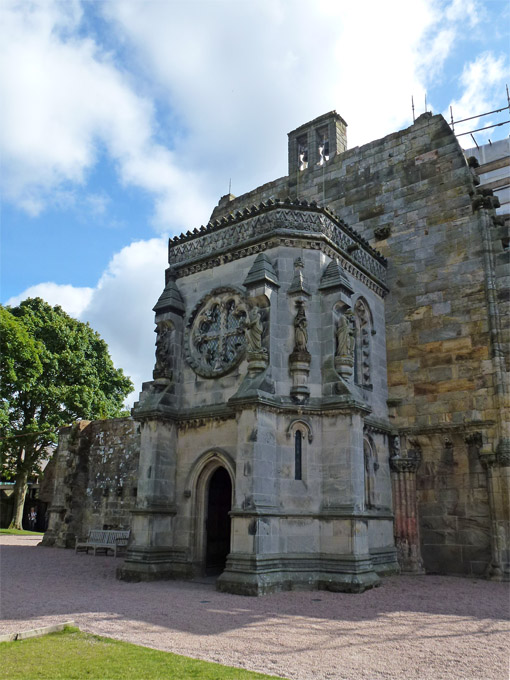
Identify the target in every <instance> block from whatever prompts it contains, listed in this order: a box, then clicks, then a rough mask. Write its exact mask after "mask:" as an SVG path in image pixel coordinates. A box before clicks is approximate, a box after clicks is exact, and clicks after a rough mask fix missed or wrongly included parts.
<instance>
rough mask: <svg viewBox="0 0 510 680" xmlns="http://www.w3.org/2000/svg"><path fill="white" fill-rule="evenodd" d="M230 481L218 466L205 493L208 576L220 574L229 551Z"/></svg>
mask: <svg viewBox="0 0 510 680" xmlns="http://www.w3.org/2000/svg"><path fill="white" fill-rule="evenodd" d="M231 508H232V482H231V481H230V475H229V474H228V472H227V471H226V470H225V468H223V467H219V468H218V469H217V470H216V471H215V472H213V474H212V475H211V479H210V481H209V490H208V493H207V519H206V541H207V543H206V551H205V571H206V574H207V575H208V576H212V575H215V574H221V572H222V571H223V570H224V569H225V563H226V561H227V555H228V553H229V552H230V516H229V514H228V513H229V512H230V510H231Z"/></svg>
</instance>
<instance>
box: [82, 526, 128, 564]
mask: <svg viewBox="0 0 510 680" xmlns="http://www.w3.org/2000/svg"><path fill="white" fill-rule="evenodd" d="M129 533H130V532H129V529H127V530H124V529H90V531H89V535H88V536H87V540H85V541H78V539H76V545H75V548H74V552H75V553H77V552H82V551H83V552H86V553H88V552H89V548H91V549H92V550H93V551H94V555H96V554H97V552H104V554H105V555H107V554H108V550H112V551H113V554H114V556H115V557H117V553H118V552H120V551H121V550H125V549H126V548H127V544H128V540H129Z"/></svg>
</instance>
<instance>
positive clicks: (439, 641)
mask: <svg viewBox="0 0 510 680" xmlns="http://www.w3.org/2000/svg"><path fill="white" fill-rule="evenodd" d="M39 540H40V537H32V536H30V537H25V536H6V535H4V536H0V546H1V549H0V553H1V562H0V569H1V570H0V586H1V591H0V593H1V600H0V606H1V610H0V613H1V616H2V621H1V623H0V633H9V632H16V631H20V630H29V629H31V628H36V627H39V626H46V625H50V624H53V623H60V622H63V621H67V620H70V619H71V620H74V621H75V622H76V624H77V625H78V626H79V627H80V628H81V629H82V630H84V631H89V632H91V633H97V634H100V635H108V636H110V637H114V638H117V639H119V640H126V641H129V642H135V643H137V644H141V645H146V646H148V647H154V648H157V649H162V650H166V651H172V652H177V653H178V654H184V655H186V656H192V657H195V658H200V659H206V660H208V661H218V662H221V663H224V664H227V665H231V666H239V667H242V668H249V669H251V670H256V671H262V672H265V673H272V674H274V675H281V676H283V677H286V678H289V680H323V679H328V680H388V679H390V678H392V679H393V678H398V679H399V680H400V679H402V680H443V679H444V680H481V679H483V680H508V677H509V664H508V659H509V652H510V635H509V630H510V627H509V616H508V615H509V608H510V607H509V604H510V600H509V589H508V584H502V583H491V582H488V581H483V580H475V579H463V578H455V577H446V576H400V577H392V578H387V579H384V581H383V585H382V586H381V587H380V588H377V589H375V590H370V591H367V592H366V593H363V594H362V595H347V594H338V593H328V592H323V591H314V592H290V593H279V594H276V595H270V596H266V597H261V598H248V597H241V596H237V595H227V594H224V593H217V592H216V591H215V590H214V585H213V584H212V583H208V582H203V583H196V582H193V583H189V582H178V581H158V582H154V583H124V582H122V581H117V580H116V579H115V568H116V566H117V565H119V564H120V563H121V560H120V559H117V560H115V559H114V558H113V557H103V556H97V557H94V556H93V555H85V554H83V553H80V554H78V555H75V553H74V551H72V550H60V549H57V548H44V547H42V546H37V543H38V542H39Z"/></svg>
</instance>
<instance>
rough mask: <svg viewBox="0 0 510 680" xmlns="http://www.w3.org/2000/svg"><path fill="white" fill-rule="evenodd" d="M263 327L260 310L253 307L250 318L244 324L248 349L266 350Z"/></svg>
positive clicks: (252, 350) (256, 351)
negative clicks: (263, 345) (263, 341)
mask: <svg viewBox="0 0 510 680" xmlns="http://www.w3.org/2000/svg"><path fill="white" fill-rule="evenodd" d="M262 334H263V328H262V323H261V321H260V312H259V310H258V308H257V307H251V309H250V310H249V312H248V318H247V320H246V321H245V324H244V337H245V339H246V350H247V351H248V352H251V353H258V352H264V353H265V352H266V351H267V350H266V349H265V348H263V347H262Z"/></svg>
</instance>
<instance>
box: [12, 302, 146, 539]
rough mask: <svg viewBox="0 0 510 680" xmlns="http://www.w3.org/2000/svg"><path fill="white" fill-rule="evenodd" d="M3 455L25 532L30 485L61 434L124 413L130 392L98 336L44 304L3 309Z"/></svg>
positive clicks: (17, 519) (16, 523)
mask: <svg viewBox="0 0 510 680" xmlns="http://www.w3.org/2000/svg"><path fill="white" fill-rule="evenodd" d="M0 378H1V380H0V426H1V429H2V435H1V438H0V454H1V457H2V474H3V475H4V476H9V475H10V476H11V478H14V480H15V485H14V514H13V519H12V522H11V527H12V528H18V529H20V528H21V522H22V519H23V506H24V503H25V496H26V492H27V484H28V479H29V477H30V476H31V475H33V474H35V473H37V472H38V471H39V464H40V462H41V460H42V459H43V458H44V456H45V452H46V450H47V449H48V447H51V446H52V445H54V444H55V443H56V441H57V436H58V429H59V428H60V427H62V426H63V425H67V424H69V423H71V422H73V421H74V420H77V419H78V418H83V419H87V420H93V419H97V418H111V417H116V416H119V415H122V408H123V403H124V399H125V397H126V396H127V395H128V394H129V393H130V392H131V390H132V389H133V384H132V382H131V380H130V379H129V378H128V377H127V376H125V375H124V373H123V372H122V369H116V368H115V366H114V365H113V362H112V360H111V358H110V355H109V353H108V346H107V345H106V343H105V342H104V340H102V339H101V338H100V336H99V334H98V333H96V332H95V331H94V330H92V328H91V327H90V326H89V325H88V324H86V323H82V322H81V321H77V320H76V319H73V318H72V317H70V316H68V315H67V314H66V313H65V312H64V310H63V309H62V308H61V307H58V306H57V307H51V306H50V305H49V304H47V303H46V302H44V300H42V299H41V298H32V299H28V300H24V301H23V302H21V303H20V305H19V306H17V307H2V306H1V305H0Z"/></svg>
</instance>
